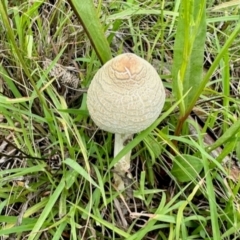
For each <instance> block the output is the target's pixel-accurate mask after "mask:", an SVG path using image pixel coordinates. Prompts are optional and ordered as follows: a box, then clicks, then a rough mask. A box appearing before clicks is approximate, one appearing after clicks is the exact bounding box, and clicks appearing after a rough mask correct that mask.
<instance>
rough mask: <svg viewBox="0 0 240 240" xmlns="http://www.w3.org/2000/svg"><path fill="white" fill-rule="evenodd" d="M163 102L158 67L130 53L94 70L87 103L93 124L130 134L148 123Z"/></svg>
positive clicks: (140, 129)
mask: <svg viewBox="0 0 240 240" xmlns="http://www.w3.org/2000/svg"><path fill="white" fill-rule="evenodd" d="M164 102H165V90H164V87H163V84H162V81H161V78H160V77H159V75H158V73H157V71H156V70H155V69H154V68H153V66H152V65H151V64H149V63H148V62H147V61H146V60H144V59H142V58H140V57H138V56H137V55H135V54H132V53H124V54H121V55H119V56H117V57H115V58H113V59H111V60H110V61H108V62H107V63H106V64H104V65H103V66H102V68H100V69H99V70H98V72H97V73H96V74H95V76H94V78H93V80H92V82H91V84H90V86H89V89H88V94H87V107H88V110H89V113H90V116H91V118H92V119H93V121H94V122H95V124H96V125H97V126H98V127H99V128H100V129H103V130H105V131H108V132H112V133H119V134H133V133H137V132H140V131H142V130H144V129H146V128H147V127H148V126H150V125H151V124H152V123H153V122H154V121H155V120H156V119H157V118H158V116H159V114H160V113H161V110H162V108H163V105H164Z"/></svg>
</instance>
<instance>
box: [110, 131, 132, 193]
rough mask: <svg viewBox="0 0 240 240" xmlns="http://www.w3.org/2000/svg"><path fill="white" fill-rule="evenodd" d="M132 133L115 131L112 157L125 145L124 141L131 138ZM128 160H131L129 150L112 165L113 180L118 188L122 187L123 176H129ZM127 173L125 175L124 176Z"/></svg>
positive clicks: (121, 188)
mask: <svg viewBox="0 0 240 240" xmlns="http://www.w3.org/2000/svg"><path fill="white" fill-rule="evenodd" d="M132 137H133V134H131V135H129V134H119V133H115V139H114V157H116V156H117V155H118V153H119V152H121V150H122V149H123V148H124V147H125V145H126V142H128V141H129V140H131V139H132ZM130 161H131V151H129V152H128V153H127V154H126V155H125V156H124V157H122V158H121V159H120V160H119V161H118V162H117V163H116V164H115V166H114V168H115V169H114V170H115V172H114V175H113V176H114V182H115V185H116V186H117V189H118V190H123V189H124V181H123V178H124V177H131V175H130V172H129V169H130ZM125 175H127V176H125Z"/></svg>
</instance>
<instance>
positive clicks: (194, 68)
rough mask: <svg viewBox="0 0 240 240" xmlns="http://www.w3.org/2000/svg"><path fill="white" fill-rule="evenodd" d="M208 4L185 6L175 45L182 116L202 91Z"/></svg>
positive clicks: (192, 0) (193, 0)
mask: <svg viewBox="0 0 240 240" xmlns="http://www.w3.org/2000/svg"><path fill="white" fill-rule="evenodd" d="M205 5H206V1H198V0H184V1H182V2H181V8H180V14H179V19H178V26H177V33H176V40H175V45H174V64H173V92H174V94H175V96H176V99H177V100H179V99H180V98H181V97H182V96H183V95H184V94H185V93H186V92H188V91H189V90H190V91H189V93H188V95H187V96H186V98H185V99H184V100H183V101H182V102H181V103H180V113H181V116H183V115H184V114H185V109H186V108H187V107H188V105H189V103H190V102H191V100H192V96H193V95H194V94H195V93H196V91H197V90H198V86H199V85H200V82H201V80H202V74H203V54H204V43H205V37H206V16H205V8H206V6H205Z"/></svg>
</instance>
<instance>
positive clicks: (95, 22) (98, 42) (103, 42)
mask: <svg viewBox="0 0 240 240" xmlns="http://www.w3.org/2000/svg"><path fill="white" fill-rule="evenodd" d="M68 2H69V3H70V5H71V6H72V8H73V10H74V11H75V13H76V15H77V16H78V18H79V20H80V22H81V23H82V25H83V27H84V30H85V31H86V33H87V35H88V38H89V40H90V41H91V44H92V46H93V48H94V49H95V51H96V53H97V55H98V57H99V59H100V60H101V62H102V64H104V63H105V62H107V61H108V60H110V59H111V58H112V55H111V50H110V47H109V44H108V41H107V38H106V37H105V35H104V31H103V25H102V24H101V23H100V21H99V18H98V16H97V12H96V9H95V7H94V5H93V1H91V0H85V1H84V3H83V2H82V1H78V0H69V1H68Z"/></svg>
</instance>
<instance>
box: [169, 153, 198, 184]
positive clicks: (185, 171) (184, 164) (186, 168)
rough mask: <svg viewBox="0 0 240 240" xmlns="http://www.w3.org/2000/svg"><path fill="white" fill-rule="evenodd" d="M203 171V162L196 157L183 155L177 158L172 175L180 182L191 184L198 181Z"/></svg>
mask: <svg viewBox="0 0 240 240" xmlns="http://www.w3.org/2000/svg"><path fill="white" fill-rule="evenodd" d="M202 169H203V163H202V161H201V160H200V159H199V158H197V157H194V156H191V155H187V154H183V155H181V156H176V157H175V159H174V162H173V167H172V170H171V173H172V174H173V176H175V177H176V178H177V179H178V181H180V182H189V181H192V180H193V179H196V178H197V176H198V174H199V173H200V172H201V170H202Z"/></svg>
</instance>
